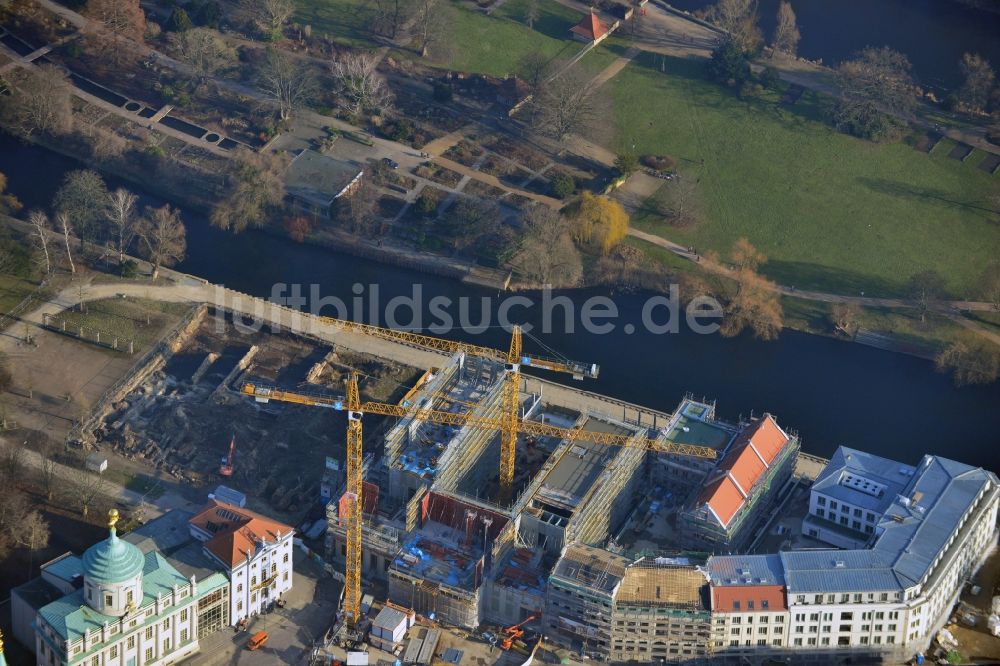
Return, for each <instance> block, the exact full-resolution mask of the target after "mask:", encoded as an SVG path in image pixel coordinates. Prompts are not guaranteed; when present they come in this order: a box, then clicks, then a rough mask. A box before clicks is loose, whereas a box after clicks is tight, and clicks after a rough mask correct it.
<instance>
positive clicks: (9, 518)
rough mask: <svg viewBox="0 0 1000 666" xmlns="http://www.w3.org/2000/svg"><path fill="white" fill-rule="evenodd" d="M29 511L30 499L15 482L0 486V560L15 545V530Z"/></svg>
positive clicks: (0, 443)
mask: <svg viewBox="0 0 1000 666" xmlns="http://www.w3.org/2000/svg"><path fill="white" fill-rule="evenodd" d="M0 445H2V442H0ZM28 511H30V504H29V503H28V498H27V497H25V496H24V493H22V492H21V491H20V490H18V488H17V486H16V485H15V484H14V483H13V482H11V483H3V484H0V558H2V557H4V556H5V555H6V554H7V551H8V550H9V549H10V546H11V545H12V544H13V541H14V540H13V538H12V535H13V534H14V532H15V528H16V527H17V526H18V525H19V523H20V520H21V517H22V516H24V515H25V514H26V513H28Z"/></svg>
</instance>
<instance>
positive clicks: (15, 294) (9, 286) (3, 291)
mask: <svg viewBox="0 0 1000 666" xmlns="http://www.w3.org/2000/svg"><path fill="white" fill-rule="evenodd" d="M37 287H38V283H37V282H33V281H31V280H27V279H25V278H23V277H17V276H14V275H6V274H0V314H3V313H5V312H9V311H10V309H11V308H13V307H15V306H16V305H17V304H18V303H20V302H21V301H23V300H24V299H25V298H26V297H27V296H28V295H29V294H31V293H32V292H34V291H35V289H36V288H37Z"/></svg>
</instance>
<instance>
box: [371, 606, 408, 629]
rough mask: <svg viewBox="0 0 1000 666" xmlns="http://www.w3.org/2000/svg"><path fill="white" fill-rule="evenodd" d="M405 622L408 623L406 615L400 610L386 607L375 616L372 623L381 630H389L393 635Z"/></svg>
mask: <svg viewBox="0 0 1000 666" xmlns="http://www.w3.org/2000/svg"><path fill="white" fill-rule="evenodd" d="M404 622H406V613H404V612H403V611H401V610H399V609H398V608H390V607H389V606H384V607H383V608H382V610H380V611H379V612H378V615H376V616H375V621H374V622H372V626H374V627H378V628H379V629H388V630H389V632H390V633H392V632H393V631H395V630H396V627H398V626H399V625H401V624H403V623H404Z"/></svg>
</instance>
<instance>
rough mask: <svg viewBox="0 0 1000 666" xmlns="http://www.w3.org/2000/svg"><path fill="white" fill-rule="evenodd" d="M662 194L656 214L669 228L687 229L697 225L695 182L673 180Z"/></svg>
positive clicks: (698, 208)
mask: <svg viewBox="0 0 1000 666" xmlns="http://www.w3.org/2000/svg"><path fill="white" fill-rule="evenodd" d="M662 192H663V196H662V198H660V199H659V200H658V202H657V212H658V213H659V214H660V215H662V216H663V217H665V218H666V219H667V222H668V223H669V224H670V226H672V227H677V228H678V229H687V228H690V227H693V226H695V225H696V224H698V219H699V213H700V202H699V198H698V183H697V181H696V180H694V179H692V178H675V179H674V180H672V181H670V182H669V183H667V184H666V186H665V187H664V188H663V190H662Z"/></svg>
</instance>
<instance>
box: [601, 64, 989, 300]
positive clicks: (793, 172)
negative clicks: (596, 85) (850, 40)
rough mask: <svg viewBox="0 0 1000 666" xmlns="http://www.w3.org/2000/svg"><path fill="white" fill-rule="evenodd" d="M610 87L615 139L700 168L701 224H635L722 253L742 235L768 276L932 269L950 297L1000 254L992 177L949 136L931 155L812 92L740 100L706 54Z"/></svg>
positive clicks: (897, 288) (688, 170)
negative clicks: (757, 251) (706, 68)
mask: <svg viewBox="0 0 1000 666" xmlns="http://www.w3.org/2000/svg"><path fill="white" fill-rule="evenodd" d="M661 67H663V68H664V69H665V70H666V73H662V72H661V71H660V69H661ZM604 90H605V91H606V92H607V93H608V94H611V95H612V97H613V100H614V103H615V115H616V120H617V124H618V138H617V140H618V143H619V146H623V145H627V144H628V143H629V142H635V143H636V145H637V150H638V151H639V152H640V153H659V154H670V155H673V156H675V157H676V158H678V160H679V169H680V171H681V172H682V173H683V174H684V175H685V177H687V178H697V179H699V181H700V184H699V189H700V197H701V200H702V202H703V208H704V218H705V219H704V221H703V222H702V223H701V225H699V226H698V227H696V228H695V229H693V230H686V231H678V230H675V229H673V228H671V227H669V226H668V225H667V224H665V223H664V221H663V220H662V219H661V218H659V217H658V216H656V215H655V214H650V213H645V214H640V215H638V216H637V218H636V219H635V220H634V224H635V225H636V226H637V227H639V228H641V229H645V230H648V231H652V232H656V233H660V234H662V235H664V236H666V237H669V238H671V239H672V240H675V241H677V242H680V243H683V244H687V245H693V246H694V247H696V248H697V249H698V250H699V251H701V252H702V253H704V252H706V251H708V250H716V251H718V252H719V253H720V254H723V255H725V254H726V253H727V252H728V249H729V247H730V246H731V245H732V243H733V242H734V241H735V240H736V239H737V238H739V237H740V236H747V237H748V238H750V240H751V241H752V242H753V243H754V244H756V245H757V246H758V247H759V248H761V249H762V250H763V251H764V252H766V253H767V254H768V256H769V257H770V262H769V263H768V264H767V266H766V269H765V270H766V272H767V273H768V274H769V275H770V276H771V277H772V278H774V279H776V280H779V281H781V282H783V283H787V284H790V285H794V286H797V287H799V288H815V289H824V290H830V291H836V292H840V293H849V294H850V293H859V292H861V291H864V292H865V293H866V294H867V295H875V294H898V293H900V292H901V290H902V289H903V285H904V283H905V281H906V279H907V277H908V276H910V275H911V274H913V273H915V272H918V271H920V270H924V269H928V268H932V269H936V270H938V271H940V272H941V274H942V275H944V276H945V278H946V280H947V282H948V285H949V287H950V289H951V290H952V291H953V292H954V294H955V295H956V296H965V295H971V294H972V293H973V291H974V288H975V282H976V279H977V276H978V274H979V272H980V271H981V270H982V267H983V266H984V265H986V263H987V262H988V261H989V260H990V259H991V258H993V257H996V256H997V254H998V253H1000V225H998V224H997V223H995V222H993V221H991V219H990V218H991V213H989V211H987V210H985V206H984V201H985V197H986V194H987V192H988V191H989V190H990V188H992V187H997V186H1000V178H997V177H994V176H990V175H989V174H986V173H985V172H983V171H980V170H978V169H977V168H976V163H975V162H973V161H972V160H970V161H968V162H966V163H964V164H963V163H959V162H957V161H955V160H952V159H949V158H948V157H947V152H948V150H947V149H946V148H947V147H946V146H945V145H943V144H944V142H942V145H940V146H938V148H937V149H935V150H934V152H933V153H932V154H931V155H925V154H922V153H919V152H917V151H916V150H914V149H913V148H911V147H909V146H907V145H906V144H905V143H898V144H894V145H888V146H880V145H874V144H871V143H868V142H865V141H860V140H857V139H854V138H851V137H848V136H845V135H842V134H839V133H837V132H835V131H833V130H832V129H831V128H830V127H828V126H827V125H826V124H824V123H823V122H821V120H820V118H821V113H822V108H821V107H822V104H823V101H822V100H819V99H817V97H816V96H815V95H812V94H806V95H804V96H803V98H802V99H801V100H800V101H799V102H798V103H797V104H796V105H795V107H793V108H792V109H785V108H779V107H777V106H776V105H775V104H774V103H773V98H772V99H771V100H765V101H759V102H744V101H741V100H739V99H738V98H737V97H736V96H735V95H734V94H733V93H732V92H731V91H729V90H727V89H724V88H722V87H720V86H718V85H716V84H714V83H712V82H709V81H706V80H705V79H704V78H703V65H702V64H701V63H698V62H688V61H682V60H679V59H673V58H666V59H665V60H661V57H660V56H655V57H654V56H652V55H649V54H642V55H641V56H640V58H638V59H637V60H636V61H635V62H633V63H632V64H630V65H629V66H628V67H627V68H626V69H625V70H624V71H622V72H621V73H620V74H619V75H618V76H616V77H615V78H614V79H612V80H611V81H610V82H609V83H608V84H607V86H606V88H605V89H604ZM664 187H669V184H668V185H665V186H664ZM662 192H663V188H661V190H660V193H662ZM654 196H656V195H654ZM645 208H646V209H647V210H648V209H650V206H646V207H645Z"/></svg>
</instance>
